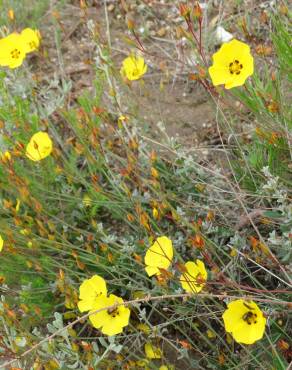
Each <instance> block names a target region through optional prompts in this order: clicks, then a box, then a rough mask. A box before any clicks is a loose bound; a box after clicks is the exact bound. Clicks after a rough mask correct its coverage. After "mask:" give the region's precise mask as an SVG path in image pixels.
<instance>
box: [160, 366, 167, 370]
mask: <svg viewBox="0 0 292 370" xmlns="http://www.w3.org/2000/svg"><path fill="white" fill-rule="evenodd" d="M159 370H168V367H167V366H166V365H162V366H160V368H159Z"/></svg>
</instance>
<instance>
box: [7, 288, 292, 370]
mask: <svg viewBox="0 0 292 370" xmlns="http://www.w3.org/2000/svg"><path fill="white" fill-rule="evenodd" d="M192 297H202V298H219V299H227V298H228V299H244V300H251V299H252V300H254V301H257V302H262V303H270V304H278V305H282V306H288V307H291V306H292V304H291V303H290V302H286V301H276V300H273V299H266V298H258V297H252V296H234V295H226V294H209V293H198V294H195V295H194V294H192V293H183V294H168V295H163V296H154V297H151V296H148V297H146V298H140V299H133V300H130V301H126V302H123V303H116V304H114V305H111V306H107V307H102V308H100V309H98V310H95V311H91V312H88V313H87V314H85V315H83V316H81V317H79V318H77V319H76V320H74V321H72V322H71V323H70V324H68V325H66V326H64V327H63V328H60V329H58V330H57V331H55V332H54V333H53V334H51V335H50V336H48V337H46V338H44V339H42V340H41V341H40V342H38V343H36V344H35V345H34V346H32V347H31V348H30V349H28V350H27V351H25V352H23V353H22V354H21V355H20V356H19V357H18V358H16V359H13V360H11V361H8V362H6V363H4V364H3V365H2V367H3V368H5V367H7V366H10V365H12V364H13V363H14V362H15V361H18V360H19V359H21V358H23V357H25V356H27V355H28V354H29V353H31V352H33V351H34V350H36V349H37V348H38V347H40V346H41V345H42V344H44V343H46V342H47V341H50V340H52V339H53V338H55V337H56V336H57V335H59V334H60V333H62V332H63V331H64V330H67V329H70V328H72V327H73V326H74V325H75V324H78V323H79V322H80V321H83V320H85V319H87V318H88V317H89V316H91V315H95V314H97V313H98V312H101V311H105V310H113V309H115V308H117V307H119V306H129V305H131V304H135V303H143V302H149V301H162V300H166V299H176V298H192Z"/></svg>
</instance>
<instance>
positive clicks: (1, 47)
mask: <svg viewBox="0 0 292 370" xmlns="http://www.w3.org/2000/svg"><path fill="white" fill-rule="evenodd" d="M25 55H26V53H25V48H24V45H23V42H22V39H21V37H20V35H19V34H18V33H12V34H10V35H9V36H7V37H4V38H3V39H1V40H0V66H3V67H9V68H11V69H14V68H17V67H19V66H20V65H21V64H22V63H23V60H24V58H25Z"/></svg>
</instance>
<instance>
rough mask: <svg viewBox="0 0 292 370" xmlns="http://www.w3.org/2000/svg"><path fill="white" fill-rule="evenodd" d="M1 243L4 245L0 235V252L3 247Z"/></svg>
mask: <svg viewBox="0 0 292 370" xmlns="http://www.w3.org/2000/svg"><path fill="white" fill-rule="evenodd" d="M3 245H4V240H3V238H2V236H1V235H0V252H1V251H2V249H3Z"/></svg>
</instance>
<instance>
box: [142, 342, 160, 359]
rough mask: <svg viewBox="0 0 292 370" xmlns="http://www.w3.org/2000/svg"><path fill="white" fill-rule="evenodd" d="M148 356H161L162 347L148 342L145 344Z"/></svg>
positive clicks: (150, 357)
mask: <svg viewBox="0 0 292 370" xmlns="http://www.w3.org/2000/svg"><path fill="white" fill-rule="evenodd" d="M144 350H145V354H146V357H147V358H149V359H153V358H161V356H162V352H161V349H160V348H158V347H155V346H153V345H152V343H150V342H147V343H146V344H145V346H144Z"/></svg>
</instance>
